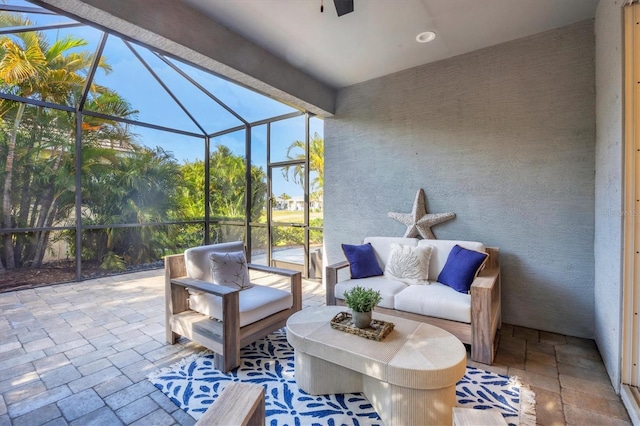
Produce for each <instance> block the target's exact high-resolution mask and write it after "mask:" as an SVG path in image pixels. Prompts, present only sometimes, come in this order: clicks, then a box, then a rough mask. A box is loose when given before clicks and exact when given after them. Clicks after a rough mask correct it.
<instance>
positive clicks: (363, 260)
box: [342, 244, 382, 279]
mask: <svg viewBox="0 0 640 426" xmlns="http://www.w3.org/2000/svg"><path fill="white" fill-rule="evenodd" d="M342 251H343V252H344V256H345V257H346V258H347V260H348V261H349V269H350V271H351V278H354V279H356V278H367V277H375V276H377V275H382V269H380V265H378V261H377V260H376V255H375V253H374V252H373V247H371V244H362V245H351V244H342Z"/></svg>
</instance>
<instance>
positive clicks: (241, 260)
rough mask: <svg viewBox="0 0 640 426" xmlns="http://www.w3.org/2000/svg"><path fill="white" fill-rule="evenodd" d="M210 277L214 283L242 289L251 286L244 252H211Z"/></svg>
mask: <svg viewBox="0 0 640 426" xmlns="http://www.w3.org/2000/svg"><path fill="white" fill-rule="evenodd" d="M209 258H210V259H211V277H212V278H213V282H214V283H215V284H219V285H224V286H227V287H232V288H239V289H240V290H244V289H246V288H249V287H251V283H250V282H249V269H248V268H247V259H246V258H245V256H244V252H242V251H235V252H231V253H211V254H210V255H209Z"/></svg>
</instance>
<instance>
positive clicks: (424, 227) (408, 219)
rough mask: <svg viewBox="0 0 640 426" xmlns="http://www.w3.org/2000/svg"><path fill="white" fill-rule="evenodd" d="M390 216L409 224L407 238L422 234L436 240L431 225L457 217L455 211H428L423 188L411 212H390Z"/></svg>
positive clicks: (428, 238) (423, 236)
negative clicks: (432, 212)
mask: <svg viewBox="0 0 640 426" xmlns="http://www.w3.org/2000/svg"><path fill="white" fill-rule="evenodd" d="M389 217H390V218H392V219H395V220H397V221H398V222H401V223H403V224H405V225H407V230H406V231H405V233H404V237H405V238H411V237H416V236H418V235H420V236H421V237H422V238H424V239H427V240H435V239H436V236H435V235H433V232H431V227H432V226H434V225H437V224H439V223H442V222H446V221H447V220H451V219H453V218H454V217H456V214H455V213H434V214H431V213H427V207H426V205H425V201H424V191H423V190H422V188H420V189H419V190H418V194H417V195H416V200H415V201H414V202H413V209H411V213H395V212H390V213H389Z"/></svg>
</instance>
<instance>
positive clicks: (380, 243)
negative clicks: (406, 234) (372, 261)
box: [364, 237, 418, 271]
mask: <svg viewBox="0 0 640 426" xmlns="http://www.w3.org/2000/svg"><path fill="white" fill-rule="evenodd" d="M364 243H365V244H366V243H371V246H373V251H374V252H375V253H376V258H377V259H378V265H380V268H382V270H383V271H384V268H385V267H386V265H387V259H389V254H390V253H391V243H396V244H400V245H403V246H410V247H416V246H417V245H418V239H417V238H402V237H367V238H365V239H364Z"/></svg>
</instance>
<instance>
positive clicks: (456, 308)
mask: <svg viewBox="0 0 640 426" xmlns="http://www.w3.org/2000/svg"><path fill="white" fill-rule="evenodd" d="M395 309H397V310H399V311H405V312H413V313H414V314H420V315H426V316H430V317H436V318H444V319H448V320H451V321H459V322H464V323H468V324H470V323H471V296H470V295H469V294H464V293H459V292H457V291H455V290H454V289H452V288H451V287H448V286H446V285H444V284H441V283H439V282H435V281H432V282H430V285H410V286H408V287H407V288H406V289H405V290H402V291H401V292H400V293H398V294H396V295H395Z"/></svg>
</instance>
